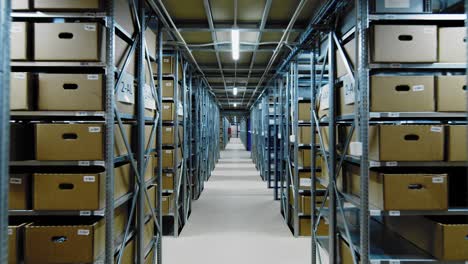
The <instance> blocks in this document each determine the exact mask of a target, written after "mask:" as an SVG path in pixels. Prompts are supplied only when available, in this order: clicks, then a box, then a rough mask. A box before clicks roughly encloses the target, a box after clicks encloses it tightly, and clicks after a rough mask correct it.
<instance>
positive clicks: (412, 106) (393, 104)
mask: <svg viewBox="0 0 468 264" xmlns="http://www.w3.org/2000/svg"><path fill="white" fill-rule="evenodd" d="M371 111H372V112H434V111H435V101H434V76H375V75H374V76H372V77H371Z"/></svg>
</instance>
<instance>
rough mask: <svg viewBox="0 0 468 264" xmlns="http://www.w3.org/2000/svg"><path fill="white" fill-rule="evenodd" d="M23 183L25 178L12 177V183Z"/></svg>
mask: <svg viewBox="0 0 468 264" xmlns="http://www.w3.org/2000/svg"><path fill="white" fill-rule="evenodd" d="M22 183H23V179H21V178H10V184H16V185H19V184H22Z"/></svg>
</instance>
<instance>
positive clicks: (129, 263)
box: [114, 239, 135, 264]
mask: <svg viewBox="0 0 468 264" xmlns="http://www.w3.org/2000/svg"><path fill="white" fill-rule="evenodd" d="M118 256H119V254H117V255H116V256H115V258H114V263H118V262H117V261H118ZM134 263H135V242H134V240H133V239H132V240H130V242H128V243H127V244H126V245H125V248H124V251H123V254H122V257H121V259H120V264H134Z"/></svg>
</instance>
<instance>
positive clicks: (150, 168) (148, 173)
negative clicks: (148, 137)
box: [145, 155, 155, 181]
mask: <svg viewBox="0 0 468 264" xmlns="http://www.w3.org/2000/svg"><path fill="white" fill-rule="evenodd" d="M146 159H147V160H148V163H147V166H146V170H145V181H149V180H151V179H153V178H154V176H155V173H154V169H155V164H154V160H155V158H154V157H153V156H152V155H150V156H147V157H146Z"/></svg>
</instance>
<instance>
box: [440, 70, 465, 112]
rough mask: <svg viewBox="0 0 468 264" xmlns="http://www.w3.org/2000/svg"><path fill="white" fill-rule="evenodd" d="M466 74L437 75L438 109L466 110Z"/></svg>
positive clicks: (441, 110)
mask: <svg viewBox="0 0 468 264" xmlns="http://www.w3.org/2000/svg"><path fill="white" fill-rule="evenodd" d="M466 94H467V92H466V75H457V76H437V92H436V100H437V111H438V112H466V109H468V108H467V105H466Z"/></svg>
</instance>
